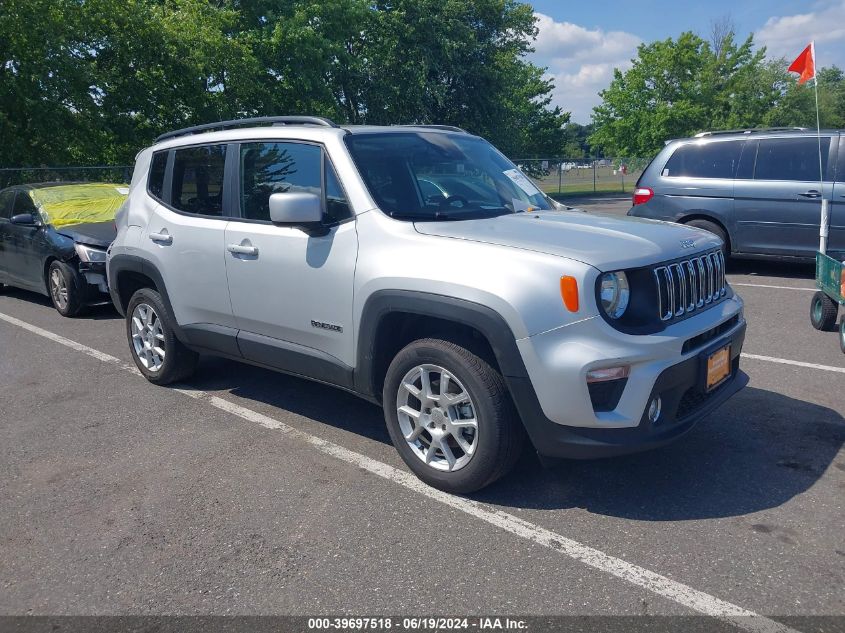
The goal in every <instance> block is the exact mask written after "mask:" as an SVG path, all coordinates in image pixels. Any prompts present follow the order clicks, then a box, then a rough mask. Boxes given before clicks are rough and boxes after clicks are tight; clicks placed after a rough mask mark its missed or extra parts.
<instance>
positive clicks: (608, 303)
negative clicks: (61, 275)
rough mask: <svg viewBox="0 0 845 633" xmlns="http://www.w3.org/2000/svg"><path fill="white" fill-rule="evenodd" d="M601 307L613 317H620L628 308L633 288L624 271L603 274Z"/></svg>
mask: <svg viewBox="0 0 845 633" xmlns="http://www.w3.org/2000/svg"><path fill="white" fill-rule="evenodd" d="M599 294H600V296H601V307H602V309H603V310H604V312H605V314H606V315H607V316H609V317H610V318H611V319H618V318H619V317H621V316H622V315H623V314H625V310H627V309H628V300H629V299H630V298H631V289H630V288H629V287H628V277H626V276H625V273H623V272H616V273H605V274H603V275H602V276H601V288H600V293H599Z"/></svg>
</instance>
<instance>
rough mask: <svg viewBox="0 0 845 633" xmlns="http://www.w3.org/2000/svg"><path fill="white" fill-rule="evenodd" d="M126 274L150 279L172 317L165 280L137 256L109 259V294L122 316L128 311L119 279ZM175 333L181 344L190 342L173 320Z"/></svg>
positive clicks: (122, 255)
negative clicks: (131, 273)
mask: <svg viewBox="0 0 845 633" xmlns="http://www.w3.org/2000/svg"><path fill="white" fill-rule="evenodd" d="M124 272H133V273H138V274H141V275H143V276H144V277H148V278H149V279H151V280H152V281H153V283H154V284H155V290H156V292H158V294H159V295H160V296H161V300H162V301H163V302H164V305H165V306H166V307H167V310H168V312H170V314H171V315H173V314H174V312H173V305H172V304H171V303H170V297H169V296H168V294H167V287H166V286H165V285H164V278H163V277H162V276H161V273H160V272H159V270H158V268H156V266H155V265H154V264H152V263H151V262H149V261H148V260H146V259H144V258H143V257H139V256H137V255H125V254H120V255H114V256H112V257H111V258H110V259H109V263H108V279H109V294H110V295H111V300H112V303H113V304H114V307H115V309H116V310H117V311H118V312H119V313H120V315H121V316H124V317H125V316H126V310H125V309H124V306H123V303H122V301H121V297H120V287H119V285H118V284H119V281H118V280H119V279H120V274H121V273H124ZM173 333H174V334H175V335H176V338H178V339H179V341H180V342H182V343H184V344H188V341H187V339H186V337H185V332H184V331H183V330H182V328H181V327H180V326H179V324H178V323H176V319H175V317H174V319H173Z"/></svg>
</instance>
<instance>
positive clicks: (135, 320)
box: [131, 303, 167, 372]
mask: <svg viewBox="0 0 845 633" xmlns="http://www.w3.org/2000/svg"><path fill="white" fill-rule="evenodd" d="M131 328H132V349H133V350H135V356H137V357H138V361H139V362H140V363H141V364H142V365H143V366H144V367H146V369H147V370H148V371H150V372H157V371H159V370H160V369H161V367H162V365H163V364H164V357H165V356H166V355H167V352H166V351H165V349H164V331H163V330H162V327H161V319H160V318H159V317H158V314H156V311H155V309H154V308H153V307H152V306H151V305H149V304H146V303H139V304H138V305H137V306H135V309H134V310H133V311H132V321H131Z"/></svg>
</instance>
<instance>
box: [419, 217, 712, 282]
mask: <svg viewBox="0 0 845 633" xmlns="http://www.w3.org/2000/svg"><path fill="white" fill-rule="evenodd" d="M414 226H415V228H416V230H417V231H418V232H420V233H422V234H424V235H436V236H439V237H450V238H455V239H462V240H472V241H475V242H486V243H489V244H496V245H499V246H511V247H514V248H522V249H526V250H531V251H537V252H539V253H547V254H549V255H558V256H560V257H568V258H569V259H575V260H578V261H580V262H583V263H585V264H589V265H590V266H594V267H596V268H598V269H599V270H601V271H611V270H619V269H622V268H637V267H639V266H646V265H649V264H655V263H657V262H662V261H667V260H670V259H675V258H679V257H683V256H684V255H692V254H693V253H695V252H700V251H703V250H706V249H708V248H716V247H717V246H718V245H719V238H718V237H716V236H715V235H713V234H712V233H710V232H708V231H703V230H701V229H696V228H692V227H688V226H682V225H679V224H672V223H670V222H661V221H658V220H645V219H642V218H629V217H620V216H615V215H606V214H600V213H591V214H581V213H572V212H567V211H541V212H536V211H535V212H530V213H514V214H511V215H504V216H498V217H495V218H485V219H478V220H454V221H440V222H416V223H415V225H414Z"/></svg>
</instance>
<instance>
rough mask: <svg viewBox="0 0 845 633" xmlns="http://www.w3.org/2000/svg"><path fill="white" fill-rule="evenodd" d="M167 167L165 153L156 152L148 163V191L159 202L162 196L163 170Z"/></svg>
mask: <svg viewBox="0 0 845 633" xmlns="http://www.w3.org/2000/svg"><path fill="white" fill-rule="evenodd" d="M166 167H167V152H156V153H155V154H153V160H152V162H151V163H150V181H149V190H150V193H151V194H152V195H154V196H155V197H156V198H158V199H159V200H161V199H162V197H163V194H164V170H165V168H166Z"/></svg>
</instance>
